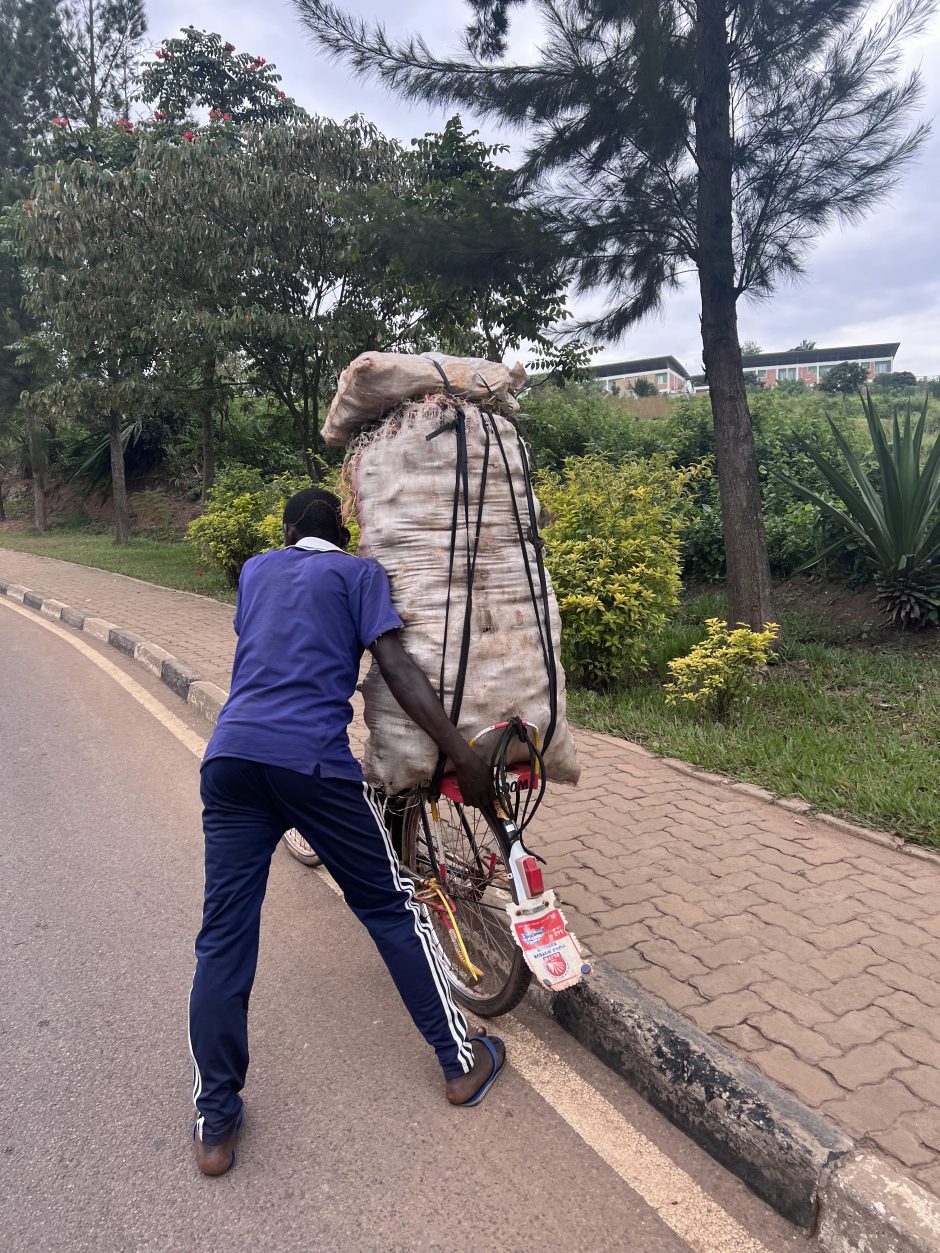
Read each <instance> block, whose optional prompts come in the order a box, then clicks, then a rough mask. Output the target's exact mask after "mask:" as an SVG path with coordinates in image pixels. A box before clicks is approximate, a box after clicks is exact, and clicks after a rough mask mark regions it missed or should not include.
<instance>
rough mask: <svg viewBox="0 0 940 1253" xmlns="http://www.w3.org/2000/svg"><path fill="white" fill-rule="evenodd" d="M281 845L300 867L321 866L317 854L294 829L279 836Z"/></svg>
mask: <svg viewBox="0 0 940 1253" xmlns="http://www.w3.org/2000/svg"><path fill="white" fill-rule="evenodd" d="M281 843H282V844H283V845H284V847H285V848H286V849H287V851H288V852H289V853H290V855H291V857H294V858H296V860H297V861H299V862H300V864H301V865H302V866H319V865H321V864H322V861H321V858H320V856H319V854H318V853H315V852H314V850H313V849H312V848H311V847H310V845H309V844H308V843H307V841H306V840H305V839H304V837H303V836H302V835H301V834H300V832H299V831H298V830H297V829H296V827H291V829H290V830H289V831H285V832H284V834H283V835H282V836H281Z"/></svg>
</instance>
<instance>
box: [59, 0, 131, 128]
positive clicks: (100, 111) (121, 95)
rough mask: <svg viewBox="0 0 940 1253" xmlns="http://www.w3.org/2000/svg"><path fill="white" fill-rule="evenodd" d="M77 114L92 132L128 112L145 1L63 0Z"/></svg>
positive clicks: (74, 107)
mask: <svg viewBox="0 0 940 1253" xmlns="http://www.w3.org/2000/svg"><path fill="white" fill-rule="evenodd" d="M65 31H66V36H67V39H68V45H69V49H70V52H71V55H72V57H73V60H74V64H75V67H76V85H75V104H74V106H73V110H74V113H75V115H76V117H77V118H78V119H79V120H80V121H81V122H83V123H84V124H85V125H86V126H89V127H91V129H92V130H97V128H98V127H99V126H100V125H101V124H102V122H104V121H107V120H109V119H111V118H115V117H117V118H125V117H127V115H128V113H129V112H130V105H131V99H132V97H133V95H134V91H135V88H136V80H137V77H138V61H139V60H140V57H141V54H142V52H143V45H144V37H145V36H146V34H147V14H146V10H145V8H144V3H143V0H67V7H66V11H65Z"/></svg>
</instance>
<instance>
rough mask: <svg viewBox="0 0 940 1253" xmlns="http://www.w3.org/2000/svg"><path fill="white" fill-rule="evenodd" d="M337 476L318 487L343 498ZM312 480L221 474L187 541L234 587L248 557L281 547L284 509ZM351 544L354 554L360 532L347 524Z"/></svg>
mask: <svg viewBox="0 0 940 1253" xmlns="http://www.w3.org/2000/svg"><path fill="white" fill-rule="evenodd" d="M340 477H341V476H340V472H339V471H337V472H336V473H335V474H333V475H332V476H331V478H329V479H324V480H323V482H322V483H321V484H320V486H322V487H325V488H326V489H327V490H328V491H331V492H335V493H336V494H337V495H338V496H340V497H342V496H343V494H344V488H343V484H342V482H341V481H340ZM312 486H313V484H312V483H311V482H310V480H309V479H300V478H296V477H295V476H294V475H291V474H282V475H280V476H279V477H278V478H275V479H268V480H265V479H264V478H262V476H261V475H260V474H259V472H258V471H257V470H251V469H247V468H245V467H241V466H240V467H236V468H234V469H231V470H226V471H225V472H224V473H223V474H221V475H219V478H218V481H217V482H216V485H215V487H214V488H213V489H212V491H211V492H210V493H209V499H208V501H207V503H206V507H205V509H204V510H203V512H202V514H201V516H200V517H198V518H196V520H195V521H194V522H191V523H190V524H189V530H188V531H187V533H186V536H187V539H188V540H189V541H190V543H192V544H194V545H195V546H196V548H197V550H198V551H199V555H200V556H201V557H202V559H203V560H204V561H207V562H211V563H212V564H213V565H216V566H218V567H219V569H220V570H222V571H223V573H224V574H225V576H226V578H227V579H228V581H229V583H230V584H231V585H232V587H237V586H238V576H239V575H240V574H241V571H242V566H243V565H244V564H245V562H246V561H247V560H248V558H249V557H255V556H257V554H258V553H264V552H267V551H268V549H269V548H279V547H280V546H281V544H282V543H283V542H284V540H283V533H282V530H281V518H282V516H283V513H284V506H285V504H286V503H287V501H288V499H289V498H290V497H291V496H293V494H294V492H299V491H302V490H303V489H304V488H305V487H312ZM347 526H348V527H349V530H350V534H351V539H350V543H349V548H350V551H351V552H355V551H356V547H357V546H358V543H359V528H358V526H357V525H356V523H355V520H353V519H350V520H349V521H348V522H347Z"/></svg>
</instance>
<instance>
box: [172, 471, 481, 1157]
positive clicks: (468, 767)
mask: <svg viewBox="0 0 940 1253" xmlns="http://www.w3.org/2000/svg"><path fill="white" fill-rule="evenodd" d="M348 542H349V532H348V531H347V530H346V529H345V527H344V526H343V522H342V516H341V511H340V502H339V500H338V499H337V498H336V497H335V496H334V495H333V494H332V493H330V492H327V491H323V490H321V489H319V488H307V489H306V490H304V491H302V492H298V493H297V494H296V495H295V496H293V497H292V498H291V499H290V500H289V501H288V502H287V505H286V507H285V509H284V543H285V547H284V548H283V549H277V550H274V551H272V552H268V553H263V554H262V555H261V556H259V557H253V558H252V559H251V560H250V561H249V562H247V564H246V565H245V567H244V569H243V571H242V575H241V580H240V582H239V589H238V600H237V605H236V609H235V631H236V633H237V635H238V643H237V646H236V650H235V661H234V665H233V669H232V685H231V692H230V694H229V698H228V700H227V702H226V704H225V706H224V708H223V709H222V712H221V713H220V715H219V720H218V725H217V727H216V730H215V733H214V734H213V736H212V739H211V740H210V742H209V746H208V748H207V750H206V754H205V757H204V760H203V765H202V775H201V795H202V801H203V806H204V808H203V829H204V832H205V873H206V883H205V905H204V912H203V922H202V929H201V931H200V932H199V936H198V938H197V940H196V973H195V977H194V979H193V987H192V992H191V995H190V1002H189V1039H190V1050H191V1052H192V1055H193V1064H194V1087H193V1099H194V1102H195V1105H196V1112H197V1118H196V1125H195V1129H194V1139H195V1146H196V1163H197V1165H198V1167H199V1169H200V1170H201V1171H202V1173H203V1174H206V1175H221V1174H224V1173H225V1172H226V1171H227V1170H228V1169H229V1168H230V1167H231V1166H232V1165H234V1162H235V1144H236V1140H237V1136H238V1131H239V1128H240V1127H241V1123H242V1099H241V1095H240V1094H241V1090H242V1088H243V1087H244V1084H245V1077H246V1074H247V1070H248V1000H249V997H250V994H251V988H252V984H253V982H254V976H255V969H256V966H257V960H258V941H259V930H260V919H261V907H262V903H263V901H264V894H265V888H266V885H267V877H268V869H269V866H270V862H271V857H272V854H273V852H274V849H275V848H276V847H277V844H278V841H279V840H280V838H281V836H282V834H283V833H284V831H285V830H287V829H288V828H290V827H296V828H297V830H298V831H299V832H300V834H301V835H302V836H303V838H304V839H305V840H306V841H307V842H308V844H310V845H311V847H312V848H313V849H314V850H315V851H316V853H317V854H318V855H319V856H320V858H321V859H322V861H323V864H324V865H325V866H326V868H327V870H328V871H329V872H330V874H331V875H332V876H333V878H334V879H335V881H336V883H337V884H338V885H339V887H340V888H341V889H342V891H343V894H344V896H345V898H346V902H347V904H348V905H349V907H350V908H351V909H352V911H353V912H354V913H355V914H356V916H357V917H358V918H359V919H360V921H361V922H362V923H363V924H364V925H365V926H366V927H367V928H368V930H369V933H370V935H371V936H372V939H373V940H374V941H375V944H376V947H377V948H378V950H379V952H380V954H381V955H382V958H383V959H384V961H385V964H386V965H387V967H388V969H389V973H390V974H391V976H392V979H393V980H394V982H395V986H396V987H397V988H398V991H399V994H400V995H401V998H402V1000H403V1001H404V1003H405V1006H406V1008H407V1009H408V1011H409V1013H410V1014H411V1016H412V1019H413V1020H414V1023H415V1025H416V1027H417V1028H418V1030H419V1031H420V1032H421V1034H422V1035H423V1036H424V1038H425V1040H427V1042H428V1043H429V1044H430V1045H431V1046H432V1048H434V1050H435V1052H436V1053H437V1057H438V1060H439V1062H440V1064H441V1069H442V1070H443V1072H444V1080H445V1084H444V1088H445V1095H446V1097H447V1100H448V1101H450V1102H451V1103H452V1104H454V1105H476V1104H478V1103H479V1102H480V1101H481V1100H482V1099H483V1097H484V1096H485V1095H486V1093H487V1091H488V1090H489V1088H490V1086H491V1085H492V1083H493V1081H494V1080H495V1079H496V1077H497V1075H498V1074H499V1073H500V1071H501V1069H502V1067H503V1064H504V1061H505V1048H504V1046H503V1043H502V1041H500V1040H498V1039H496V1038H495V1037H493V1038H490V1037H487V1036H486V1035H485V1033H484V1032H482V1031H480V1032H478V1033H477V1034H475V1035H472V1036H471V1035H468V1028H467V1023H466V1020H465V1019H464V1017H463V1014H462V1013H461V1012H460V1010H459V1009H458V1008H457V1006H456V1004H455V1003H454V1000H453V998H452V996H451V993H450V989H449V984H448V979H447V977H446V975H445V973H444V970H443V968H442V965H441V961H440V958H439V955H438V950H437V941H436V940H435V937H434V933H433V930H432V928H431V926H430V924H429V923H428V921H427V919H426V917H424V916H423V914H422V911H421V909H420V908H419V906H418V904H417V903H416V901H415V899H414V891H413V889H412V887H411V884H410V882H409V881H408V880H407V879H405V878H403V877H402V875H401V874H400V872H399V865H398V859H397V857H396V855H395V852H394V850H393V848H392V846H391V842H390V840H389V837H388V832H387V830H386V827H385V823H384V821H383V818H382V812H381V806H380V803H379V801H378V799H377V796H376V793H375V792H374V791H373V790H372V788H370V787H369V785H368V784H367V783H365V782H364V781H363V777H362V771H361V768H360V766H359V764H358V762H357V761H356V760H355V759H354V757H353V756H352V753H351V751H350V747H349V739H348V735H347V728H348V726H349V723H350V721H351V719H352V706H351V704H350V699H351V697H352V694H353V692H354V690H355V687H356V682H357V680H358V676H359V665H360V661H361V658H362V654H363V652H364V651H365V650H366V649H370V650H371V652H372V654H373V656H374V657H375V660H376V662H377V663H378V666H379V668H380V670H381V672H382V676H383V678H384V679H385V681H386V683H387V684H388V687H389V689H390V691H391V692H392V694H393V695H394V696H395V698H396V700H397V701H398V703H399V704H400V705H401V707H402V709H403V710H404V711H405V713H406V714H407V715H408V716H409V717H410V718H411V719H412V720H413V721H414V722H415V723H416V724H417V725H418V726H419V727H420V728H421V729H422V730H423V731H425V732H426V733H427V735H429V736H430V737H431V739H432V740H433V741H434V742H435V744H436V745H437V746H438V748H439V749H440V751H441V753H442V754H444V756H446V757H447V758H449V759H450V760H451V762H452V763H453V765H454V769H455V771H456V774H457V778H458V781H459V785H460V789H461V792H462V795H463V797H464V799H465V801H466V803H467V804H470V805H474V806H476V807H478V808H481V809H492V807H493V804H494V799H495V798H494V790H493V779H492V775H491V772H490V770H489V769H488V768H487V766H486V765H485V764H484V763H483V762H482V761H481V760H480V758H479V757H477V756H476V754H475V753H474V752H473V751H472V750H471V748H470V746H469V745H468V744H467V743H466V742H465V741H464V740H463V738H462V737H461V736H460V735H459V734H458V733H457V731H456V730H455V728H454V727H453V725H452V724H451V722H450V721H449V719H448V718H447V715H446V713H445V711H444V709H443V707H442V705H441V703H440V701H439V700H438V697H437V695H436V694H435V692H434V689H433V688H432V687H431V685H430V683H429V682H428V680H427V678H426V676H425V674H424V672H423V671H422V670H421V669H420V668H419V667H418V666H417V665H416V664H415V663H414V662H413V661H412V659H411V658H410V657H409V656H408V654H407V653H406V651H405V649H404V647H403V646H402V643H401V638H400V636H399V630H400V628H401V627H402V621H401V619H400V618H399V616H398V614H397V613H396V612H395V608H394V606H393V605H392V601H391V595H390V591H389V583H388V576H387V575H386V573H385V571H384V570H383V569H382V567H381V566H380V565H379V564H378V563H377V562H375V561H369V560H364V559H361V558H359V557H354V556H352V555H350V554H349V553H347V552H345V551H344V549H345V546H346V545H347V544H348Z"/></svg>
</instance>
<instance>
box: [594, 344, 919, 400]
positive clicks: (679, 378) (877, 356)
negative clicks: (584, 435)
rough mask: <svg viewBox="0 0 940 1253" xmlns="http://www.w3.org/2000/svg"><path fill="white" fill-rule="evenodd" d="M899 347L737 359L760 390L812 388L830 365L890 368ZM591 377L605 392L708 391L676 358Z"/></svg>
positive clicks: (876, 370) (623, 365)
mask: <svg viewBox="0 0 940 1253" xmlns="http://www.w3.org/2000/svg"><path fill="white" fill-rule="evenodd" d="M900 347H901V345H900V344H899V343H898V344H854V345H851V346H850V347H847V348H793V349H791V350H790V351H788V352H746V353H745V354H744V356H743V358H742V360H743V362H744V369H745V372H746V373H747V374H753V375H756V377H757V381H758V382H759V383H762V384H763V385H764V386H765V387H773V386H774V385H775V384H776V383H782V382H784V381H785V380H787V381H796V380H797V379H800V380H802V382H804V383H805V384H806V386H807V387H815V386H816V384H817V383H819V382H821V381H822V380H823V379H824V378H825V377H826V375H827V374H828V373H829V371H830V370H831V369H832V367H833V366H834V365H841V364H842V363H843V362H847V361H850V362H853V363H857V364H859V365H863V366H864V367H865V369H866V370H867V371H868V377H869V378H870V379H873V378H875V377H876V376H877V375H879V374H890V373H892V372H893V370H894V358H895V357H896V356H897V353H898V349H899V348H900ZM591 373H592V374H593V375H594V377H595V378H596V379H597V380H598V382H600V383H603V384H604V387H605V389H606V390H607V391H609V392H626V391H629V390H630V388H631V387H632V385H633V384H634V383H635V382H636V380H637V379H641V378H642V379H648V380H649V381H650V382H651V383H652V384H653V385H654V386H655V387H656V388H658V389H659V391H660V392H661V393H662V394H663V395H664V396H672V395H675V394H676V393H677V392H695V393H696V394H699V395H702V394H704V393H706V392H707V391H708V380H707V379H706V377H705V375H704V374H689V372H688V371H687V370H686V369H685V367H684V366H682V365H680V363H679V362H678V361H677V360H676V358H675V357H647V358H646V359H645V360H643V361H613V362H609V363H608V364H607V365H596V366H593V367H592V368H591Z"/></svg>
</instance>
